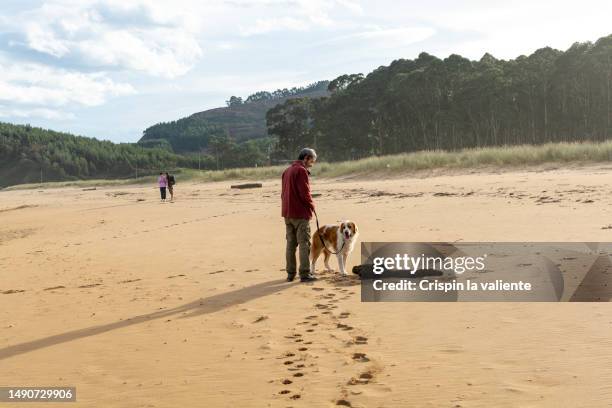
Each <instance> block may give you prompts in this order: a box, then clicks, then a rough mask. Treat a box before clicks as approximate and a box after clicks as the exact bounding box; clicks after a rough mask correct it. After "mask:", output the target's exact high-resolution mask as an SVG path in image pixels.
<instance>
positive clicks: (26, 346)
mask: <svg viewBox="0 0 612 408" xmlns="http://www.w3.org/2000/svg"><path fill="white" fill-rule="evenodd" d="M291 286H292V285H291V284H289V283H287V282H286V281H285V280H284V279H279V280H272V281H267V282H262V283H258V284H256V285H253V286H247V287H245V288H241V289H236V290H233V291H230V292H225V293H220V294H218V295H213V296H210V297H207V298H205V299H198V300H195V301H193V302H189V303H186V304H184V305H181V306H177V307H174V308H172V309H167V310H160V311H157V312H153V313H148V314H144V315H139V316H134V317H130V318H128V319H125V320H120V321H118V322H114V323H109V324H103V325H99V326H91V327H86V328H84V329H78V330H72V331H69V332H66V333H61V334H56V335H53V336H48V337H44V338H42V339H38V340H33V341H28V342H25V343H20V344H15V345H13V346H8V347H5V348H3V349H0V360H4V359H6V358H9V357H13V356H16V355H19V354H24V353H28V352H30V351H34V350H39V349H42V348H45V347H50V346H54V345H56V344H61V343H66V342H69V341H73V340H78V339H81V338H84V337H90V336H95V335H97V334H101V333H106V332H109V331H111V330H116V329H120V328H123V327H128V326H131V325H134V324H138V323H142V322H145V321H151V320H155V319H161V318H166V317H170V316H173V315H177V314H180V313H184V312H190V313H189V314H188V315H185V316H182V317H183V318H185V317H196V316H200V315H203V314H208V313H214V312H217V311H219V310H222V309H225V308H227V307H230V306H234V305H237V304H240V303H244V302H248V301H250V300H253V299H257V298H260V297H264V296H268V295H270V294H272V293H275V292H278V291H281V290H283V289H286V288H289V287H291Z"/></svg>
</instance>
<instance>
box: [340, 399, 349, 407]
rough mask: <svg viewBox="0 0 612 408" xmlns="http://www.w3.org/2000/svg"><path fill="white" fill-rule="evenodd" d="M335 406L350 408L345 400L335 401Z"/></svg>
mask: <svg viewBox="0 0 612 408" xmlns="http://www.w3.org/2000/svg"><path fill="white" fill-rule="evenodd" d="M336 405H339V406H341V407H352V405H351V403H350V402H349V401H347V400H345V399H339V400H338V401H336Z"/></svg>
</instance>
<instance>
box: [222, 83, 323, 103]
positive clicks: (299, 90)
mask: <svg viewBox="0 0 612 408" xmlns="http://www.w3.org/2000/svg"><path fill="white" fill-rule="evenodd" d="M328 84H329V81H317V82H314V83H312V84H309V85H306V86H300V87H293V88H291V89H287V88H283V89H277V90H276V91H273V92H268V91H259V92H255V93H254V94H251V95H249V96H248V97H247V98H246V99H245V100H244V101H243V100H242V98H241V97H239V96H232V97H230V98H229V100H227V101H225V104H226V105H227V106H229V107H231V106H238V105H242V104H243V103H253V102H258V101H272V100H275V99H282V98H288V97H291V96H299V95H302V94H304V93H310V92H316V91H322V90H325V89H327V87H328Z"/></svg>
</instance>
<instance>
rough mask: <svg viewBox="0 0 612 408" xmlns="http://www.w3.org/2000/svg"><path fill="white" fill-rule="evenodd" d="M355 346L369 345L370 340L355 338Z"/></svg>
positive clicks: (362, 337) (360, 337)
mask: <svg viewBox="0 0 612 408" xmlns="http://www.w3.org/2000/svg"><path fill="white" fill-rule="evenodd" d="M355 344H368V338H367V337H364V336H357V337H355Z"/></svg>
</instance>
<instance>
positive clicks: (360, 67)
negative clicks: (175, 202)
mask: <svg viewBox="0 0 612 408" xmlns="http://www.w3.org/2000/svg"><path fill="white" fill-rule="evenodd" d="M610 15H612V2H610V1H609V0H608V1H594V0H583V1H575V0H573V1H563V0H557V1H547V0H540V1H534V0H514V1H512V2H509V1H497V0H486V1H485V0H463V1H456V0H453V1H451V0H427V1H423V0H418V1H385V0H375V1H369V0H368V1H359V0H225V1H216V0H197V1H196V0H172V1H169V0H78V1H76V0H55V1H32V0H0V121H3V122H11V123H29V124H31V125H32V126H40V127H44V128H49V129H54V130H61V131H66V132H70V133H74V134H79V135H84V136H91V137H96V138H98V139H105V140H112V141H114V142H136V141H137V140H138V139H139V138H140V137H141V135H142V131H143V130H144V129H146V128H147V127H149V126H151V125H154V124H156V123H159V122H164V121H171V120H176V119H179V118H181V117H184V116H188V115H190V114H192V113H195V112H200V111H203V110H206V109H210V108H214V107H219V106H224V105H225V101H226V100H228V99H229V97H230V96H232V95H236V96H241V97H243V98H244V97H246V96H248V95H250V94H252V93H254V92H257V91H262V90H268V91H273V90H275V89H278V88H290V87H293V86H304V85H307V84H309V83H312V82H315V81H318V80H323V79H333V78H335V77H337V76H339V75H342V74H346V73H359V72H361V73H364V74H367V73H368V72H370V71H372V70H373V69H376V68H377V67H379V66H381V65H389V63H390V62H391V61H393V60H395V59H399V58H415V57H416V56H417V55H418V54H419V53H420V52H422V51H426V52H428V53H430V54H433V55H436V56H438V57H440V58H444V57H446V56H448V55H450V54H453V53H454V54H460V55H463V56H465V57H468V58H471V59H479V58H480V57H481V56H482V55H483V54H484V53H485V52H489V53H491V54H493V55H494V56H495V57H497V58H502V59H510V58H515V57H517V56H519V55H521V54H529V53H532V52H533V51H535V50H536V49H538V48H542V47H545V46H551V47H553V48H557V49H561V50H565V49H567V48H569V47H570V46H571V44H572V43H574V42H576V41H581V42H583V41H595V40H597V39H598V38H600V37H603V36H606V35H610V34H612V25H610V22H609V21H610V20H609V16H610Z"/></svg>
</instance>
